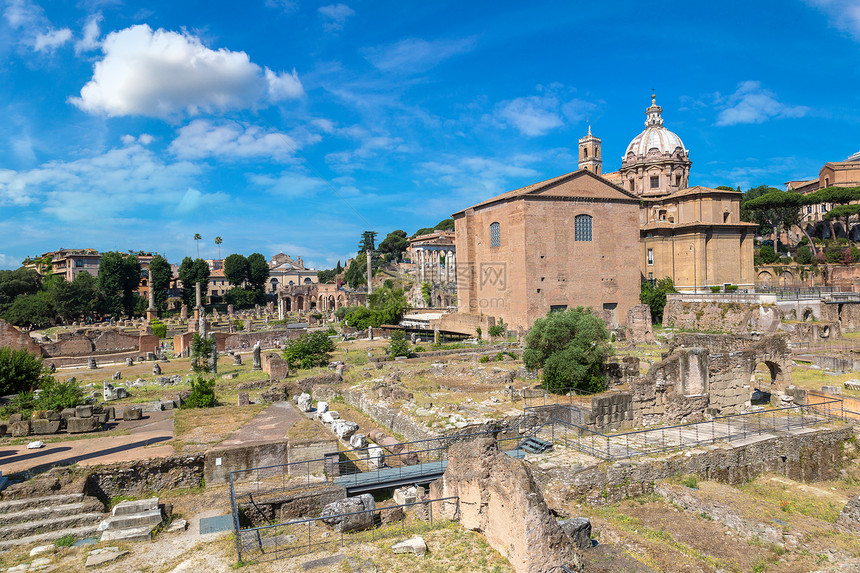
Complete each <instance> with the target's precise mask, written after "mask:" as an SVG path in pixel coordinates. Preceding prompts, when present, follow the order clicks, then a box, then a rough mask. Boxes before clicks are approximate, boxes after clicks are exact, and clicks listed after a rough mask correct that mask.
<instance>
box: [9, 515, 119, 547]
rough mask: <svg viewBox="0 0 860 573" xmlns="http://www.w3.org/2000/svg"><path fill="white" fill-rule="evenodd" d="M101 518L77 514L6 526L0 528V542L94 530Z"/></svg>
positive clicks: (100, 516)
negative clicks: (84, 529) (83, 529)
mask: <svg viewBox="0 0 860 573" xmlns="http://www.w3.org/2000/svg"><path fill="white" fill-rule="evenodd" d="M103 516H104V514H102V513H78V514H76V515H67V516H64V517H52V518H50V519H40V520H37V521H27V522H24V523H16V524H14V525H7V526H5V527H2V528H0V541H10V540H13V539H22V538H25V537H31V536H34V535H39V534H41V533H46V532H49V531H57V530H60V529H70V528H76V527H84V526H92V527H93V528H94V530H95V529H98V525H99V522H100V521H101V520H102V517H103ZM60 537H62V536H60Z"/></svg>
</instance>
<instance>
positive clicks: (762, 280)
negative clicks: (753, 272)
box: [758, 271, 773, 285]
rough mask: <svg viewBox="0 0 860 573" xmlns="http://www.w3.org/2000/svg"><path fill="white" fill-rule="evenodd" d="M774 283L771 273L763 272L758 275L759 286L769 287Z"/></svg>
mask: <svg viewBox="0 0 860 573" xmlns="http://www.w3.org/2000/svg"><path fill="white" fill-rule="evenodd" d="M772 281H773V275H772V274H770V271H761V272H760V273H759V274H758V282H759V284H763V285H769V284H770V283H771V282H772Z"/></svg>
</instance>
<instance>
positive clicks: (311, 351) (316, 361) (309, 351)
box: [283, 331, 335, 370]
mask: <svg viewBox="0 0 860 573" xmlns="http://www.w3.org/2000/svg"><path fill="white" fill-rule="evenodd" d="M334 350H335V344H334V341H332V339H331V338H329V337H328V335H327V334H326V333H325V332H319V331H318V332H311V333H308V334H303V335H301V336H299V337H298V338H295V339H293V340H291V341H290V342H288V343H287V345H286V346H285V347H284V352H283V355H284V360H286V361H287V364H289V365H290V368H301V369H303V370H306V369H308V368H313V367H315V366H325V365H327V364H328V363H329V362H330V361H331V356H330V353H331V352H334Z"/></svg>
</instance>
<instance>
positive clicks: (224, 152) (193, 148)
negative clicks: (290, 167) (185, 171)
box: [170, 119, 297, 160]
mask: <svg viewBox="0 0 860 573" xmlns="http://www.w3.org/2000/svg"><path fill="white" fill-rule="evenodd" d="M296 147H297V145H296V142H295V141H294V140H293V139H292V138H291V137H289V136H287V135H284V134H282V133H279V132H277V131H266V130H263V129H262V128H260V127H257V126H255V125H242V124H239V123H226V122H224V123H214V122H211V121H208V120H203V119H197V120H194V121H192V122H191V123H189V124H188V125H186V126H184V127H183V128H181V129H180V130H179V136H178V137H177V138H176V139H174V140H173V142H172V143H171V144H170V151H171V152H172V153H173V154H174V155H176V156H177V157H179V158H180V159H203V158H206V157H218V158H221V159H227V160H230V159H250V158H272V159H280V160H283V159H287V158H289V157H291V156H292V154H293V151H294V150H295V149H296Z"/></svg>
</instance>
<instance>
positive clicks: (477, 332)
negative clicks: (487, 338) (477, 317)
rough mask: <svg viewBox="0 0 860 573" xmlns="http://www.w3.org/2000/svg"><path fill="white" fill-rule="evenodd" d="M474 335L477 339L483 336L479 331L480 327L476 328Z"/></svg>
mask: <svg viewBox="0 0 860 573" xmlns="http://www.w3.org/2000/svg"><path fill="white" fill-rule="evenodd" d="M475 334H477V335H478V338H481V336H483V334H484V331H483V330H481V327H480V326H479V327H478V328H476V329H475Z"/></svg>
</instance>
